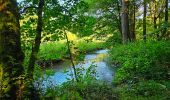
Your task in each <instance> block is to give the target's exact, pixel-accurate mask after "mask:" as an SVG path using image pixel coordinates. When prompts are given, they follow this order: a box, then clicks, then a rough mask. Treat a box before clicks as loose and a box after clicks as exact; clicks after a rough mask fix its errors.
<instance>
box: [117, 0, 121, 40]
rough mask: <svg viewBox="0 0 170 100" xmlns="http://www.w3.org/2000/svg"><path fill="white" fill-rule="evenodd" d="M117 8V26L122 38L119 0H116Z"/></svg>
mask: <svg viewBox="0 0 170 100" xmlns="http://www.w3.org/2000/svg"><path fill="white" fill-rule="evenodd" d="M117 10H118V28H119V32H120V34H121V38H122V27H121V14H120V13H121V12H120V5H119V0H117Z"/></svg>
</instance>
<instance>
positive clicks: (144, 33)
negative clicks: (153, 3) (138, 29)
mask: <svg viewBox="0 0 170 100" xmlns="http://www.w3.org/2000/svg"><path fill="white" fill-rule="evenodd" d="M143 5H144V7H143V8H144V10H143V40H144V41H146V13H147V9H146V0H143Z"/></svg>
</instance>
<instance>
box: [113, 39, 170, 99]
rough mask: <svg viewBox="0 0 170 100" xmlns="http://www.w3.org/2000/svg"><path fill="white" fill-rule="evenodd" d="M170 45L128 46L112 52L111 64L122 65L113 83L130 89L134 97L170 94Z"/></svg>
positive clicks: (156, 42)
mask: <svg viewBox="0 0 170 100" xmlns="http://www.w3.org/2000/svg"><path fill="white" fill-rule="evenodd" d="M169 51H170V41H148V42H146V43H145V42H138V43H129V44H127V45H122V46H118V47H116V48H113V49H112V50H111V52H110V53H111V60H112V61H113V62H114V63H115V64H117V65H119V68H118V70H117V72H116V76H115V80H114V82H115V83H116V84H117V85H121V84H124V85H127V86H128V92H130V93H131V92H132V93H134V95H142V96H153V95H154V96H155V95H163V94H164V93H168V91H169V88H168V87H169V86H168V85H167V82H166V81H167V80H169V75H170V72H169V71H170V62H169V59H170V56H169V55H170V52H169Z"/></svg>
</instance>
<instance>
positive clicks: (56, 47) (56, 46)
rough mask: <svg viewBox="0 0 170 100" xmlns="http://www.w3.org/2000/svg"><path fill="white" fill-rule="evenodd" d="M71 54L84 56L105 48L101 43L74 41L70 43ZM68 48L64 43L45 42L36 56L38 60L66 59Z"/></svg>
mask: <svg viewBox="0 0 170 100" xmlns="http://www.w3.org/2000/svg"><path fill="white" fill-rule="evenodd" d="M70 46H71V52H72V54H73V55H74V56H77V54H85V53H87V52H91V51H94V50H98V49H103V48H106V47H105V45H104V43H103V42H95V41H93V42H86V41H74V42H73V43H70ZM68 56H69V54H68V48H67V45H66V42H47V43H42V44H41V46H40V52H39V54H38V57H39V60H43V61H44V60H45V61H49V60H61V59H64V58H68Z"/></svg>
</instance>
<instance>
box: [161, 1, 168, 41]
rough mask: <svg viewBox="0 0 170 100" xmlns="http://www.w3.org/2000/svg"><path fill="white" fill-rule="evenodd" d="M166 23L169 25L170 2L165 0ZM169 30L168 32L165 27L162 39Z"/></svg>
mask: <svg viewBox="0 0 170 100" xmlns="http://www.w3.org/2000/svg"><path fill="white" fill-rule="evenodd" d="M165 23H166V24H168V0H165ZM167 30H168V29H167V27H165V28H164V30H163V35H162V38H163V37H164V36H165V34H166V33H167Z"/></svg>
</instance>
